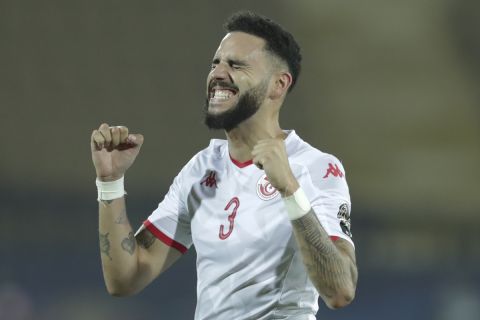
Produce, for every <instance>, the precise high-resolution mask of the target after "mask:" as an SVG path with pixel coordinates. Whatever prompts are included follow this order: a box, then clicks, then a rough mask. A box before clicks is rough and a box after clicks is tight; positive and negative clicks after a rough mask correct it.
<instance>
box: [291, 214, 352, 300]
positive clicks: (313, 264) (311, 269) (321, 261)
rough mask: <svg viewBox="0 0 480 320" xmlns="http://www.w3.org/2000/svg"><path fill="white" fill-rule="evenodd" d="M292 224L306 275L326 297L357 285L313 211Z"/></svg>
mask: <svg viewBox="0 0 480 320" xmlns="http://www.w3.org/2000/svg"><path fill="white" fill-rule="evenodd" d="M292 225H293V230H294V233H295V236H296V238H297V243H298V246H299V248H300V250H301V252H302V256H303V261H304V264H305V266H306V269H307V271H308V274H309V275H310V278H311V279H312V282H314V283H317V284H318V285H319V286H321V288H320V289H322V290H321V292H322V293H323V294H324V295H325V296H327V297H332V296H333V295H334V294H335V292H336V288H339V287H342V286H348V285H349V284H351V283H352V281H355V282H356V280H355V279H352V277H354V276H353V275H352V274H351V269H350V268H348V267H347V265H346V263H345V260H344V259H343V257H342V256H341V255H340V254H339V251H338V249H337V248H336V247H335V245H334V244H333V242H332V241H331V240H330V238H329V236H328V234H327V233H326V231H325V229H323V227H322V225H321V224H320V221H318V218H317V216H316V214H315V213H314V212H313V210H311V211H310V212H309V213H308V214H306V215H305V216H303V217H301V218H299V219H296V220H293V221H292Z"/></svg>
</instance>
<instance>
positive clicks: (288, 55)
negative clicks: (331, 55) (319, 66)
mask: <svg viewBox="0 0 480 320" xmlns="http://www.w3.org/2000/svg"><path fill="white" fill-rule="evenodd" d="M223 27H224V28H225V30H226V31H227V32H234V31H241V32H245V33H248V34H251V35H254V36H257V37H260V38H262V39H264V40H265V42H266V45H265V49H266V50H267V51H269V52H271V53H273V54H274V55H276V56H277V57H278V58H280V60H282V61H284V62H285V63H286V64H287V65H288V69H289V71H290V73H291V74H292V85H291V86H290V88H289V89H288V91H289V92H290V91H291V90H292V89H293V87H294V86H295V83H296V82H297V79H298V76H299V75H300V62H301V61H302V55H301V54H300V46H299V45H298V43H297V42H296V41H295V39H294V38H293V36H292V34H291V33H290V32H288V31H286V30H285V29H283V28H282V27H281V26H280V25H279V24H278V23H276V22H274V21H272V20H271V19H269V18H267V17H264V16H262V15H259V14H257V13H254V12H251V11H240V12H237V13H234V14H233V15H231V16H230V17H229V18H228V19H227V21H226V22H225V24H224V25H223Z"/></svg>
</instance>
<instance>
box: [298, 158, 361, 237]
mask: <svg viewBox="0 0 480 320" xmlns="http://www.w3.org/2000/svg"><path fill="white" fill-rule="evenodd" d="M308 171H309V172H308V174H309V176H310V183H311V185H309V186H308V188H306V189H307V190H305V192H306V193H307V192H308V193H307V196H308V198H309V200H310V203H311V205H312V209H313V210H314V211H315V213H316V214H317V217H318V219H319V220H320V223H321V224H322V226H323V228H324V229H325V231H326V232H327V233H328V235H329V236H330V237H331V238H333V239H335V238H337V237H339V238H342V239H345V240H347V241H348V242H350V243H351V244H352V245H353V246H354V243H353V241H352V233H351V220H350V210H351V201H350V193H349V189H348V185H347V180H346V177H345V169H344V168H343V165H342V164H341V162H340V161H339V160H338V159H337V158H335V157H334V156H332V155H327V156H324V157H322V158H321V159H319V161H315V163H313V164H312V165H310V166H309V168H308Z"/></svg>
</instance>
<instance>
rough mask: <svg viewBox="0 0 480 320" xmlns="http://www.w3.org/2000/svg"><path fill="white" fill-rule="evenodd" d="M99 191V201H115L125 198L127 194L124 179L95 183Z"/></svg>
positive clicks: (97, 181)
mask: <svg viewBox="0 0 480 320" xmlns="http://www.w3.org/2000/svg"><path fill="white" fill-rule="evenodd" d="M95 183H96V185H97V190H98V198H97V201H102V200H113V199H118V198H121V197H123V196H124V195H125V194H126V192H125V188H124V186H123V177H121V178H120V179H118V180H115V181H100V180H98V178H97V180H96V181H95Z"/></svg>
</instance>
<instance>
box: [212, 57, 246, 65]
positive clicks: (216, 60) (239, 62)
mask: <svg viewBox="0 0 480 320" xmlns="http://www.w3.org/2000/svg"><path fill="white" fill-rule="evenodd" d="M227 62H228V64H229V65H230V66H231V65H237V66H246V65H247V63H246V62H245V61H243V60H238V59H232V58H230V59H227ZM212 63H213V64H218V63H220V58H214V59H213V61H212Z"/></svg>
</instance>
